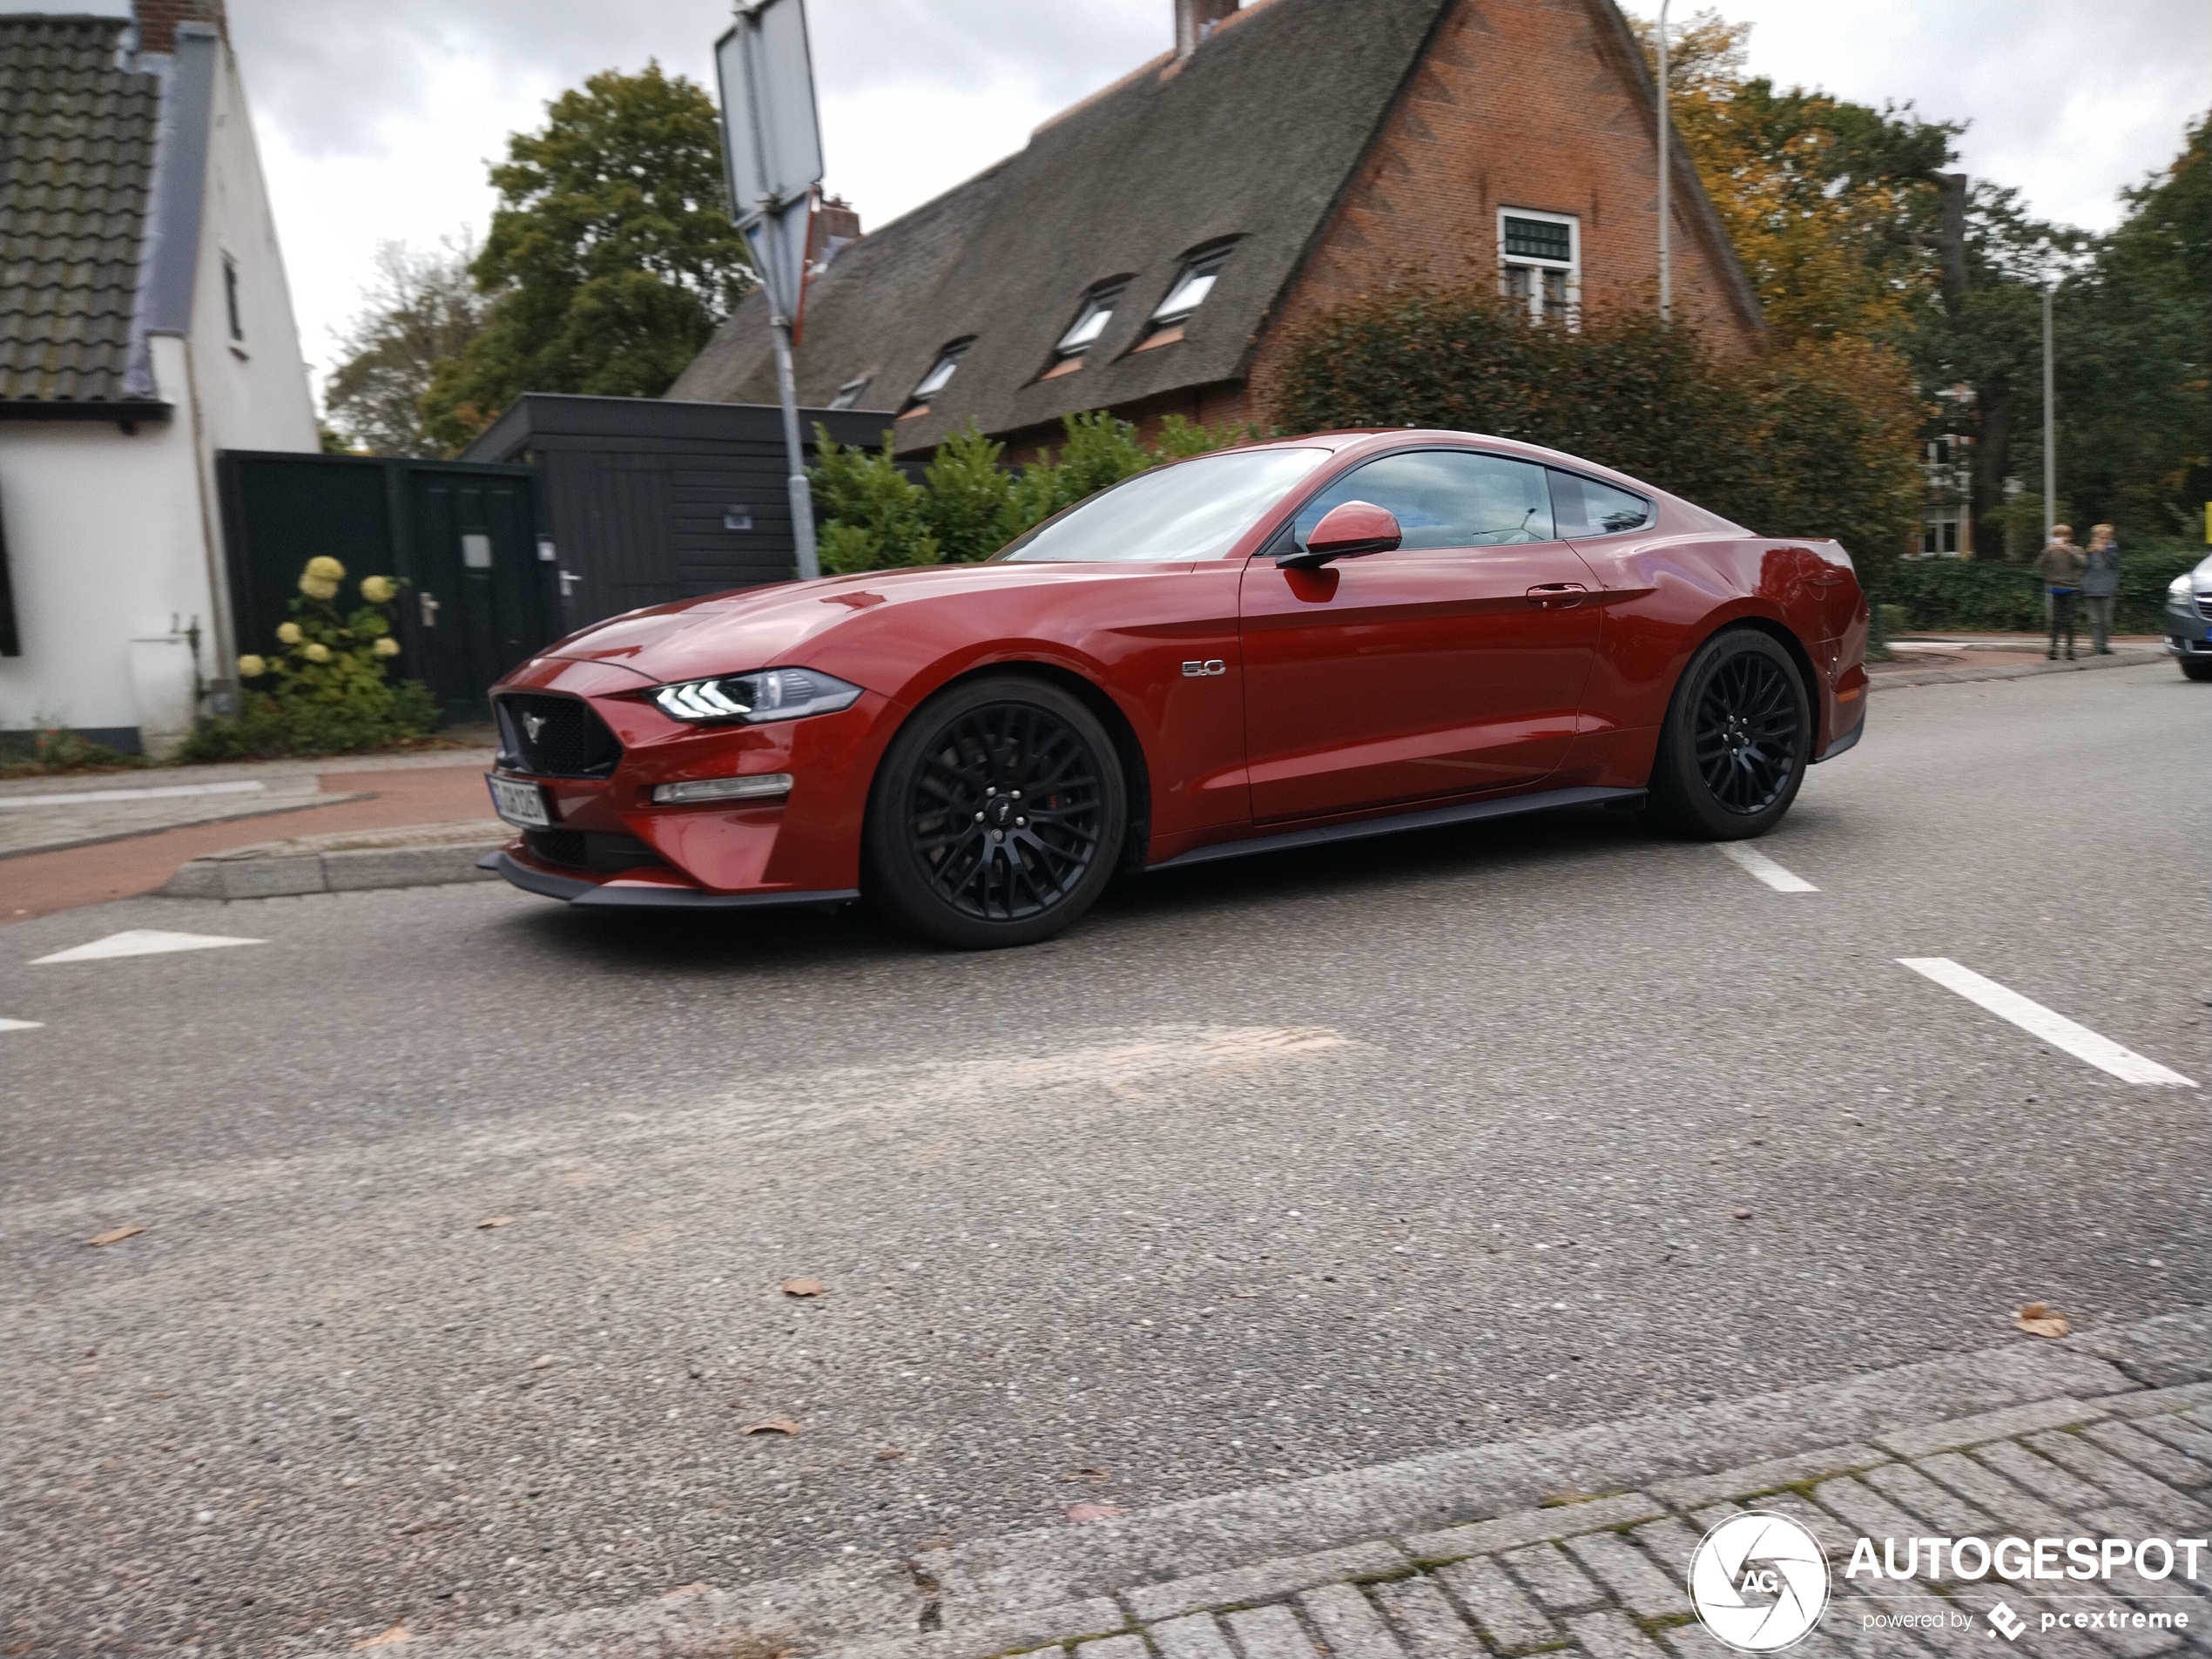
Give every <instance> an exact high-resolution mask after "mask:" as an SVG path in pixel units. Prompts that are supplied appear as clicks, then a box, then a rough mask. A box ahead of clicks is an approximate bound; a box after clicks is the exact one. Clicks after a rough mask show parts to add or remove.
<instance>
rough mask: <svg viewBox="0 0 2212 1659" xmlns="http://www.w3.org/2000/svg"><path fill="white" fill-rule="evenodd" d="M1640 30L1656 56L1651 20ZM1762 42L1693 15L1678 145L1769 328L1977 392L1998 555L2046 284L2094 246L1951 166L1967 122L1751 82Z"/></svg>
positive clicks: (2027, 411)
mask: <svg viewBox="0 0 2212 1659" xmlns="http://www.w3.org/2000/svg"><path fill="white" fill-rule="evenodd" d="M1635 26H1636V28H1637V30H1638V31H1639V33H1640V34H1641V36H1642V39H1643V42H1644V49H1645V52H1646V55H1647V57H1653V56H1655V48H1656V41H1655V37H1654V34H1653V30H1652V29H1651V27H1650V25H1649V24H1643V23H1641V22H1639V23H1638V24H1636V25H1635ZM1749 36H1750V25H1749V24H1730V23H1728V22H1726V21H1724V20H1723V18H1722V17H1720V16H1719V14H1718V13H1716V12H1714V11H1711V10H1705V11H1701V12H1699V13H1697V14H1696V16H1695V17H1692V18H1691V19H1690V20H1689V23H1687V24H1684V25H1683V26H1682V27H1681V28H1679V29H1678V30H1670V32H1669V54H1668V55H1669V63H1668V81H1669V87H1670V89H1671V91H1672V94H1673V96H1672V100H1671V108H1672V110H1673V111H1674V120H1675V125H1676V128H1677V130H1678V131H1679V132H1680V133H1681V135H1682V141H1683V149H1684V150H1685V151H1686V152H1688V153H1689V157H1690V158H1691V159H1692V161H1693V162H1695V164H1696V167H1697V172H1698V177H1699V178H1700V179H1701V180H1702V181H1703V184H1704V185H1705V190H1706V193H1707V194H1708V195H1709V196H1710V197H1711V198H1712V200H1713V205H1714V207H1715V209H1716V212H1718V213H1719V215H1720V217H1721V220H1722V222H1723V224H1724V225H1725V226H1727V229H1728V232H1729V235H1730V239H1731V240H1732V241H1733V242H1734V243H1735V245H1736V248H1737V254H1738V256H1739V257H1740V258H1741V259H1742V260H1743V264H1744V266H1745V268H1746V270H1747V272H1748V273H1749V274H1750V278H1751V281H1752V285H1753V287H1755V288H1757V291H1758V294H1759V299H1760V301H1761V303H1762V305H1763V306H1764V308H1765V311H1766V314H1767V320H1768V324H1769V327H1770V332H1771V334H1772V335H1773V337H1774V339H1775V341H1777V344H1779V345H1782V346H1784V347H1792V346H1795V345H1797V344H1799V343H1801V342H1804V341H1846V340H1865V341H1877V342H1879V343H1881V344H1884V345H1886V346H1888V347H1892V349H1894V350H1896V351H1898V352H1900V353H1902V354H1904V356H1905V360H1906V361H1909V362H1910V363H1911V364H1912V367H1913V368H1914V370H1915V372H1916V373H1917V374H1919V379H1920V383H1921V385H1922V386H1923V387H1924V388H1928V389H1930V390H1932V389H1933V388H1938V387H1947V386H1952V385H1960V384H1963V385H1966V386H1968V387H1970V388H1972V389H1973V399H1972V400H1971V401H1970V402H1969V403H1968V404H1966V406H1965V408H1966V414H1965V415H1963V417H1962V418H1963V421H1964V423H1965V426H1966V428H1967V431H1966V435H1967V436H1968V438H1969V439H1970V441H1971V443H1972V448H1973V455H1972V466H1971V473H1970V476H1971V482H1972V487H1971V498H1972V502H1973V520H1974V523H1975V526H1976V532H1975V540H1976V552H1977V553H1978V554H1979V556H1983V557H2001V556H2003V528H2002V507H2003V502H2004V487H2005V482H2006V478H2007V477H2008V476H2009V475H2011V474H2012V472H2013V467H2014V457H2013V434H2014V432H2015V430H2016V429H2017V428H2018V426H2019V425H2020V424H2021V423H2022V422H2023V421H2025V420H2027V419H2028V418H2032V415H2033V412H2034V408H2035V407H2036V394H2035V393H2034V392H2033V389H2032V388H2033V387H2034V386H2035V385H2036V376H2037V374H2039V373H2040V368H2039V366H2038V365H2039V356H2038V354H2039V353H2040V322H2039V320H2038V314H2039V307H2040V300H2039V299H2038V297H2037V289H2038V287H2040V284H2041V283H2042V282H2043V281H2044V280H2047V279H2048V278H2049V277H2050V276H2052V275H2054V274H2055V273H2056V272H2057V271H2058V270H2059V269H2060V267H2061V266H2062V265H2063V262H2064V260H2065V259H2066V258H2067V255H2068V253H2070V251H2071V250H2072V249H2073V248H2074V247H2075V246H2078V245H2079V243H2080V236H2079V234H2078V233H2074V232H2071V231H2068V230H2066V229H2063V228H2061V227H2060V226H2052V225H2047V224H2044V223H2041V222H2040V221H2038V220H2035V219H2032V218H2030V217H2029V216H2028V215H2027V213H2026V212H2024V211H2023V210H2022V208H2021V206H2020V199H2019V197H2018V195H2017V194H2016V192H2013V191H2010V190H2006V189H2002V188H1999V187H1996V186H1993V185H1990V184H1988V183H1987V182H1986V181H1982V182H1977V181H1974V180H1972V179H1968V178H1967V177H1966V174H1964V173H1962V172H1951V171H1948V169H1949V168H1950V166H1951V165H1952V162H1953V160H1954V159H1955V158H1956V154H1955V150H1954V146H1953V143H1952V141H1953V140H1954V139H1956V138H1958V137H1959V135H1960V133H1961V132H1964V130H1965V129H1964V128H1963V127H1960V126H1958V125H1953V124H1950V123H1946V122H1932V121H1924V120H1922V119H1921V118H1919V116H1918V115H1916V114H1914V113H1913V111H1912V106H1911V105H1895V104H1885V105H1884V106H1883V107H1882V108H1881V109H1879V110H1877V109H1874V108H1872V107H1871V106H1869V105H1862V104H1853V103H1851V102H1849V101H1847V100H1844V99H1841V98H1834V97H1831V96H1830V95H1829V94H1827V93H1824V92H1820V91H1805V90H1804V88H1802V87H1792V88H1790V89H1788V90H1786V91H1777V90H1776V88H1775V87H1774V85H1773V84H1772V83H1771V82H1770V81H1767V80H1764V79H1760V78H1748V79H1747V78H1745V77H1744V75H1743V63H1744V51H1743V47H1744V42H1745V41H1746V39H1748V37H1749ZM2023 388H2027V389H2023ZM1954 418H1961V417H1954Z"/></svg>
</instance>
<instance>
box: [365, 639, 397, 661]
mask: <svg viewBox="0 0 2212 1659" xmlns="http://www.w3.org/2000/svg"><path fill="white" fill-rule="evenodd" d="M369 649H370V650H371V651H374V652H375V653H376V654H377V655H378V656H379V657H396V656H398V655H399V654H400V642H399V641H398V640H396V639H395V638H393V637H391V635H389V634H386V635H385V636H384V637H383V638H381V639H380V640H378V641H377V642H376V643H375V644H374V645H371V646H370V647H369Z"/></svg>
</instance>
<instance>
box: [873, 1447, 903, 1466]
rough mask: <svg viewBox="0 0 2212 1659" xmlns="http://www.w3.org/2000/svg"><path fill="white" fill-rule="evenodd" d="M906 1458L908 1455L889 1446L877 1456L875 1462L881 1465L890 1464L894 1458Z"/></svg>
mask: <svg viewBox="0 0 2212 1659" xmlns="http://www.w3.org/2000/svg"><path fill="white" fill-rule="evenodd" d="M904 1456H906V1453H904V1452H902V1451H900V1449H899V1448H898V1447H895V1446H887V1447H884V1448H883V1450H881V1451H880V1452H878V1453H876V1454H875V1460H876V1461H877V1462H879V1463H888V1462H890V1461H891V1460H892V1459H893V1458H900V1457H904Z"/></svg>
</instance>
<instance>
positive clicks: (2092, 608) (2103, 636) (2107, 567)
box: [2081, 524, 2120, 657]
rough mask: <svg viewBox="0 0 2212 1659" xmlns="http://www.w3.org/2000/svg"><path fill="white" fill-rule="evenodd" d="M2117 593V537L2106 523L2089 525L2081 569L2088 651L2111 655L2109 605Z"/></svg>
mask: <svg viewBox="0 0 2212 1659" xmlns="http://www.w3.org/2000/svg"><path fill="white" fill-rule="evenodd" d="M2119 592H2120V540H2119V538H2118V537H2117V536H2114V534H2113V529H2112V526H2111V525H2109V524H2092V525H2090V526H2089V556H2088V563H2087V566H2086V567H2085V568H2084V569H2083V570H2082V572H2081V603H2082V604H2084V605H2085V606H2087V609H2088V612H2089V650H2090V651H2091V653H2092V654H2093V655H2094V656H2098V657H2109V656H2111V655H2112V604H2113V600H2114V598H2115V597H2117V596H2118V595H2119Z"/></svg>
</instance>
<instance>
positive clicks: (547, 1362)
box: [530, 1353, 561, 1371]
mask: <svg viewBox="0 0 2212 1659" xmlns="http://www.w3.org/2000/svg"><path fill="white" fill-rule="evenodd" d="M560 1363H561V1362H560V1361H559V1360H557V1359H555V1358H554V1357H553V1356H552V1355H551V1354H550V1353H542V1354H540V1355H538V1357H537V1358H536V1359H533V1360H531V1361H530V1369H531V1370H532V1371H543V1370H544V1369H545V1368H546V1367H547V1366H557V1365H559V1364H560Z"/></svg>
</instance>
